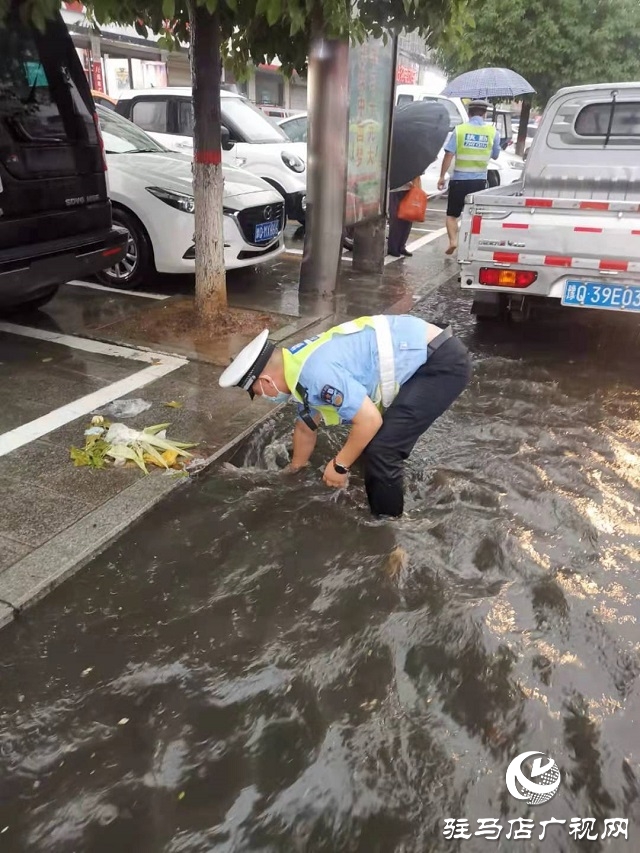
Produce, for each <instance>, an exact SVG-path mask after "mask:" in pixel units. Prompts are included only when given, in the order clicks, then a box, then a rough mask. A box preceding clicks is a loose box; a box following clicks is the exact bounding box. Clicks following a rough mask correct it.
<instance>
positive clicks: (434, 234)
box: [285, 228, 447, 266]
mask: <svg viewBox="0 0 640 853" xmlns="http://www.w3.org/2000/svg"><path fill="white" fill-rule="evenodd" d="M412 230H413V231H424V232H426V233H425V236H424V237H418V239H417V240H414V241H413V242H412V243H409V244H408V245H407V249H408V250H409V251H410V252H413V251H415V250H416V249H421V248H422V247H423V246H426V245H427V244H428V243H431V242H433V240H437V239H438V237H442V236H443V235H444V234H446V233H447V229H446V228H437V229H435V230H434V229H432V228H413V229H412ZM302 253H303V250H302V249H285V254H290V255H302ZM342 260H343V261H349V262H350V261H352V260H353V258H352V256H351V255H343V256H342ZM399 260H401V258H393V257H391V255H387V256H386V257H385V259H384V265H385V266H388V265H389V264H392V263H394V261H399Z"/></svg>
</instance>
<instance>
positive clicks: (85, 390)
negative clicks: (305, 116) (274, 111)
mask: <svg viewBox="0 0 640 853" xmlns="http://www.w3.org/2000/svg"><path fill="white" fill-rule="evenodd" d="M442 246H443V243H442V240H441V239H439V240H437V241H435V242H432V243H431V244H430V245H428V246H425V247H424V248H422V249H420V250H419V251H418V252H416V254H415V255H414V257H413V258H408V259H404V260H402V261H401V262H398V263H394V264H390V265H389V266H388V267H385V270H384V273H383V274H382V275H381V276H375V275H370V274H361V273H357V272H354V271H353V270H352V269H351V268H350V265H347V264H344V265H343V267H342V271H341V274H340V278H339V282H338V286H337V288H336V292H335V294H334V295H333V296H332V297H331V298H327V299H319V298H317V297H314V296H305V295H302V294H299V293H298V274H299V260H298V259H292V258H291V257H287V256H284V257H283V258H282V259H279V260H278V261H277V262H276V263H274V264H272V265H270V266H269V267H262V268H260V269H259V270H258V271H251V272H247V271H243V273H242V274H240V275H235V276H229V282H228V291H229V300H230V304H231V305H232V306H233V307H242V308H245V309H252V310H257V311H261V312H269V313H270V314H272V315H276V317H277V320H278V325H279V329H277V330H275V331H274V333H273V336H274V337H275V338H277V339H279V341H280V342H281V343H282V344H284V345H287V344H292V343H295V342H297V341H298V340H301V339H303V338H305V337H309V336H310V335H312V334H315V333H317V332H319V331H322V330H324V329H327V328H329V327H330V326H332V325H334V324H335V323H338V322H342V321H343V320H346V319H349V318H351V317H355V316H359V315H362V314H372V313H381V312H387V313H406V312H408V311H410V310H411V308H412V307H413V306H414V305H415V304H416V302H417V301H419V300H420V299H422V298H423V297H424V296H426V295H427V294H428V293H430V292H432V291H433V290H435V289H436V288H438V287H439V286H440V285H442V284H443V283H445V282H446V281H447V280H448V279H451V278H452V276H455V275H457V267H456V266H455V264H454V263H452V262H451V261H450V260H448V259H445V257H444V256H443V251H442ZM452 286H455V284H454V283H452ZM183 298H184V297H174V298H168V299H166V300H164V301H161V300H155V301H154V300H153V299H151V298H144V297H141V296H138V295H127V294H121V293H114V292H108V291H106V292H105V291H101V290H99V289H87V288H81V287H77V286H74V285H65V286H64V287H63V288H61V291H60V293H59V295H58V296H57V297H56V298H55V300H53V301H52V302H51V303H50V305H49V306H47V308H46V309H44V310H42V311H39V312H34V313H31V314H29V315H24V316H22V317H15V318H12V328H11V331H9V332H7V331H6V329H5V330H3V328H2V326H0V401H2V402H4V403H5V405H4V406H1V407H0V453H2V452H3V451H2V443H1V442H2V440H3V439H4V438H5V437H6V435H7V432H8V431H11V430H15V429H16V428H20V427H22V428H25V429H27V432H28V428H26V427H25V425H26V424H29V428H31V425H32V424H34V423H40V422H44V423H45V427H43V428H44V429H46V430H47V431H46V432H45V433H44V434H42V435H41V436H40V437H35V438H34V440H31V441H29V442H28V443H25V444H23V446H21V447H18V448H17V449H14V450H12V451H11V452H8V453H6V454H5V455H0V484H1V485H2V488H3V491H4V500H3V501H2V505H1V507H0V625H2V624H6V623H7V622H8V621H10V620H11V619H12V618H13V617H14V616H16V615H17V614H18V613H19V612H20V611H21V610H22V609H23V608H25V607H27V606H28V605H30V604H32V603H34V602H35V601H37V600H38V599H39V598H40V597H42V596H43V595H44V594H46V593H47V592H48V591H49V590H50V589H52V588H53V587H54V586H56V585H57V584H59V583H61V582H62V581H63V580H64V579H65V578H67V577H68V576H69V575H71V574H72V573H73V572H75V571H77V570H78V569H79V568H81V567H82V566H83V565H85V564H86V563H87V562H88V561H89V560H90V559H91V558H92V557H94V556H95V555H96V554H97V553H99V552H100V551H101V550H103V549H104V548H105V547H106V546H107V545H108V544H109V543H110V542H111V541H113V540H114V539H115V538H117V537H118V536H119V535H120V534H121V533H122V532H123V531H124V530H126V529H127V528H128V527H129V526H130V525H131V524H132V523H133V522H134V521H135V520H136V519H137V518H139V517H140V516H141V515H142V514H144V513H146V512H147V511H148V510H149V509H151V507H152V506H154V505H155V504H156V503H157V502H158V501H160V500H161V499H162V498H163V497H165V496H166V495H167V494H168V493H169V492H170V491H173V490H174V489H178V488H188V486H189V481H190V479H191V478H190V477H189V478H184V477H182V478H176V477H175V476H171V475H167V474H166V473H164V472H161V471H159V470H158V471H154V472H153V473H152V474H150V475H149V476H144V475H143V474H142V472H140V471H138V470H134V469H128V468H126V469H114V468H111V469H108V470H104V471H94V470H90V469H87V468H75V467H74V466H73V464H72V463H71V461H70V459H69V448H70V447H71V445H73V444H75V445H77V446H82V444H83V441H84V438H83V432H84V429H85V427H86V424H87V423H88V421H90V419H91V414H90V413H88V411H89V410H87V412H85V413H84V414H83V416H81V417H77V418H74V419H73V420H70V421H69V420H68V418H67V419H66V421H64V422H63V423H62V424H61V425H60V426H59V427H58V428H55V429H50V430H49V429H48V426H50V424H49V422H48V420H47V419H48V418H50V417H51V414H47V412H50V410H51V408H52V406H53V407H54V408H55V407H56V406H57V407H60V406H64V405H77V403H76V404H74V403H73V400H74V397H80V398H84V395H87V394H97V395H98V398H100V395H102V398H105V395H106V399H109V398H110V395H109V391H108V389H110V388H114V389H115V390H116V391H117V390H118V389H119V388H120V387H121V386H120V385H118V384H117V383H119V382H124V383H125V385H126V384H127V383H130V384H134V385H135V382H136V381H138V380H137V379H136V377H137V376H140V374H139V373H137V371H138V368H139V367H140V365H136V364H135V363H132V362H130V361H128V360H127V359H126V358H123V357H119V356H117V355H115V356H114V355H113V352H120V350H118V349H117V348H116V350H112V349H109V348H108V347H107V348H106V353H107V354H105V352H102V351H99V352H88V351H87V349H86V347H87V346H89V347H90V348H91V347H92V346H96V345H95V344H93V342H94V341H101V342H105V343H107V344H111V343H115V344H117V345H119V346H120V347H122V346H126V347H129V348H130V349H129V350H128V352H134V356H133V358H134V359H135V358H141V359H146V360H147V361H149V360H150V356H149V353H148V351H149V350H151V351H152V355H158V358H155V359H151V362H152V363H154V362H158V363H160V362H162V361H163V359H164V360H165V361H167V362H169V361H171V358H173V361H171V364H170V365H169V367H166V366H165V367H162V366H161V367H160V368H158V370H159V372H162V371H163V370H166V375H163V376H160V378H157V379H155V381H152V382H151V383H150V384H145V385H144V386H140V387H135V390H131V391H130V392H129V393H125V394H123V395H120V394H118V399H122V400H132V399H134V400H135V399H137V400H140V399H142V400H144V401H145V403H147V404H150V406H149V407H148V408H147V409H146V410H145V411H144V412H141V413H140V414H138V415H136V416H135V417H130V418H127V419H126V420H125V419H124V418H122V420H124V422H125V423H127V424H128V425H129V426H132V427H134V428H142V427H143V426H147V425H149V424H155V423H165V422H168V421H169V422H171V426H170V427H169V430H168V435H169V437H171V438H176V439H177V440H181V441H192V442H197V443H198V447H197V449H196V451H195V452H196V454H197V456H198V460H197V463H196V468H195V470H196V472H197V471H198V470H203V469H204V468H206V467H208V466H210V465H211V464H212V463H213V462H215V461H217V460H222V459H224V458H225V457H226V456H228V455H230V454H231V452H232V450H233V449H234V448H235V446H236V445H237V444H238V443H239V442H240V441H242V440H243V439H244V438H245V437H246V436H247V435H249V434H250V433H251V431H252V430H253V429H254V428H255V427H256V426H258V425H259V424H260V423H261V422H262V421H263V420H265V419H266V418H268V417H270V416H271V415H272V414H273V407H272V406H270V405H269V404H267V403H264V402H261V401H259V400H255V401H254V402H253V403H251V402H250V401H249V398H248V396H247V394H245V393H244V392H242V391H240V390H232V391H228V390H226V391H225V390H223V389H221V388H220V387H219V386H218V377H219V375H220V373H221V371H222V369H223V368H224V366H225V365H226V364H227V363H228V360H229V359H230V358H231V357H232V356H233V355H234V354H235V353H236V352H237V351H238V349H239V348H240V347H241V346H243V345H244V343H245V342H246V341H247V340H248V339H249V338H250V337H251V336H249V337H246V336H244V337H243V336H242V335H235V336H228V337H227V339H226V346H221V342H220V341H216V342H215V346H212V347H208V346H194V342H193V341H192V340H190V338H189V336H188V335H185V336H184V337H183V339H182V340H179V339H178V338H175V337H174V338H172V339H171V340H169V341H167V340H163V335H162V333H161V331H158V329H159V328H160V329H161V327H160V326H158V325H156V327H155V329H154V332H153V334H152V335H150V336H149V335H145V334H144V333H142V332H140V331H137V329H138V326H137V324H136V323H135V318H136V316H138V317H142V316H143V314H144V313H145V312H146V313H148V312H149V311H156V312H157V311H159V310H160V308H161V307H162V310H169V311H170V310H171V305H172V304H173V303H174V300H179V299H183ZM434 319H436V320H438V319H451V318H437V317H434ZM5 325H6V324H5ZM16 326H18V327H28V328H29V329H31V330H33V329H34V328H35V329H37V330H39V332H35V333H34V332H33V331H31V332H30V334H32V335H33V334H43V335H45V337H46V339H44V340H43V339H35V340H34V338H33V337H31V338H25V337H22V336H21V334H20V329H17V330H16V328H15V327H16ZM87 339H88V340H89V344H87ZM77 347H80V349H78V348H77ZM3 348H4V349H3ZM20 348H22V352H18V353H17V350H20ZM25 352H26V353H27V354H26V355H25ZM123 352H127V351H125V350H123ZM16 353H17V354H16ZM166 356H169V357H171V358H166ZM174 362H175V364H174ZM4 368H7V371H5V372H4V373H3V370H4ZM9 370H11V379H9V373H8V371H9ZM143 372H144V371H143ZM3 378H4V379H5V381H4V382H3V381H2V380H3ZM16 380H17V381H16ZM105 385H106V386H107V390H106V391H105V390H104V388H105ZM12 389H13V391H12ZM114 393H115V392H114ZM85 399H86V398H85ZM88 399H90V400H91V399H93V398H88ZM168 402H177V403H178V404H180V405H181V407H180V408H171V407H168V406H167V403H168ZM104 409H105V407H104V406H98V407H96V408H95V409H91V410H90V411H91V412H93V411H104ZM57 411H61V410H60V409H59V408H58V409H57ZM53 414H54V415H55V412H54V413H53ZM38 419H41V420H40V421H38ZM116 419H120V418H115V417H113V416H112V420H116ZM23 431H24V430H23ZM3 433H4V435H3ZM15 434H17V435H22V432H19V433H14V435H15ZM35 434H36V436H37V434H38V430H36V432H35ZM195 475H197V473H195V474H193V476H195Z"/></svg>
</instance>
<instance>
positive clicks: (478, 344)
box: [0, 284, 640, 853]
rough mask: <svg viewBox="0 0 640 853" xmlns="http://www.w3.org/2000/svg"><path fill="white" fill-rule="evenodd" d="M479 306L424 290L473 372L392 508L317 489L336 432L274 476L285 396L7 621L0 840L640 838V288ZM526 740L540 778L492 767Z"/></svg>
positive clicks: (10, 844)
mask: <svg viewBox="0 0 640 853" xmlns="http://www.w3.org/2000/svg"><path fill="white" fill-rule="evenodd" d="M467 309H468V304H467V303H466V302H464V301H463V300H461V298H460V297H459V296H458V292H457V288H456V287H455V285H453V284H452V285H449V287H448V288H445V289H443V290H442V291H441V292H440V293H438V294H437V295H436V296H435V297H432V298H431V299H430V300H428V301H426V302H424V303H422V304H421V305H419V306H418V308H417V312H418V313H421V314H423V315H424V316H426V317H431V318H435V319H455V322H456V327H457V329H458V331H459V333H460V334H461V335H463V336H464V338H465V340H466V341H467V343H468V344H469V346H470V348H471V349H472V351H473V353H474V380H473V384H472V386H471V388H470V389H469V390H468V392H467V393H466V394H465V395H464V397H463V398H462V399H461V400H460V401H459V402H458V403H457V404H456V406H455V408H454V409H453V410H452V411H451V412H449V413H448V414H447V415H446V416H445V417H444V418H442V420H441V421H440V422H438V423H437V424H436V426H434V428H433V429H432V430H431V432H430V433H429V434H428V436H426V437H425V438H424V439H423V440H422V441H421V442H420V444H419V446H418V448H417V449H416V451H415V453H414V455H413V457H412V458H411V460H410V463H409V465H408V468H407V494H408V511H407V514H406V516H405V517H404V518H403V519H402V520H400V521H395V522H389V521H375V520H372V519H371V518H370V517H369V515H368V513H367V512H366V507H365V503H364V498H363V492H362V489H361V481H360V478H359V475H358V474H357V473H356V474H355V475H354V477H353V481H354V482H353V483H352V486H351V488H350V490H349V492H348V493H347V494H335V493H330V492H328V491H327V490H325V488H324V487H323V486H322V484H321V482H320V474H319V472H320V469H321V467H322V462H323V461H324V460H325V459H326V458H328V457H329V456H330V454H331V451H332V448H333V447H334V446H336V442H337V441H338V440H339V435H336V434H335V433H334V434H331V433H328V432H327V433H324V434H323V435H322V436H321V438H320V442H319V449H318V452H317V453H316V456H315V457H314V465H313V466H312V467H311V468H310V469H309V470H307V471H305V472H304V473H302V474H300V475H298V476H296V477H291V476H286V475H284V476H283V474H282V472H281V471H280V466H281V465H283V464H284V462H285V461H286V440H287V437H288V434H289V430H290V426H291V420H290V417H289V416H288V415H287V416H285V415H284V414H279V415H277V416H276V418H275V419H274V421H273V422H272V423H270V424H268V425H267V426H266V427H264V428H263V430H262V431H261V432H260V433H259V435H258V436H256V437H254V438H253V439H252V440H251V442H249V444H248V445H246V446H245V447H244V448H242V450H241V452H239V453H238V454H236V456H235V457H234V458H233V460H232V462H231V463H230V464H227V465H226V466H224V467H222V468H221V469H220V470H218V471H217V472H212V473H210V474H207V475H206V476H204V477H202V478H201V479H199V480H197V481H196V482H194V483H192V484H189V485H186V486H185V487H184V488H183V489H181V490H178V491H177V492H176V493H174V495H173V496H172V497H171V498H170V499H169V500H167V501H166V502H165V503H164V504H163V505H161V506H160V507H159V508H158V509H157V510H156V511H155V512H153V513H152V514H151V515H150V516H149V517H147V518H146V519H144V520H142V521H141V522H140V523H138V524H136V525H135V526H134V528H133V529H132V531H131V532H130V533H129V534H128V535H127V536H126V537H125V538H123V539H122V540H120V541H119V542H118V543H117V544H115V545H114V546H112V547H111V548H110V549H109V550H108V551H107V552H105V553H104V554H103V555H102V556H101V557H100V558H99V559H97V560H95V561H94V563H93V564H92V565H91V566H90V567H88V568H87V569H86V570H84V571H83V572H81V573H80V574H79V575H77V576H76V577H74V578H73V579H71V580H70V581H68V582H67V583H66V584H64V585H63V586H62V587H61V588H59V589H58V590H57V591H56V592H54V593H53V594H52V595H51V596H50V597H49V598H48V599H46V600H45V601H43V602H41V603H40V604H39V605H38V606H37V607H35V608H34V609H33V610H32V611H29V612H28V613H26V614H24V616H23V617H22V619H21V621H20V622H19V623H16V624H14V625H13V626H11V627H10V628H8V629H5V630H4V631H3V632H2V635H1V643H2V645H1V649H0V679H1V680H0V708H1V711H0V851H48V853H58V851H61V853H62V851H64V853H67V851H99V852H100V853H103V851H104V853H116V851H117V853H120V851H130V850H131V851H136V853H143V852H144V853H146V851H153V853H158V852H159V851H163V853H186V852H187V851H189V853H191V851H210V850H212V851H265V852H266V851H363V853H365V851H366V853H369V851H383V853H386V851H394V853H395V851H398V853H400V852H401V851H402V853H405V851H406V853H409V851H416V853H417V851H420V853H422V851H453V850H460V851H483V850H491V849H493V850H501V851H502V850H508V851H511V850H524V851H538V850H540V851H573V850H579V851H582V850H585V851H586V850H593V851H605V850H606V851H618V850H625V851H626V850H629V851H631V850H638V849H640V804H639V793H640V789H639V781H638V772H639V767H638V761H639V759H640V680H639V678H638V675H639V673H640V655H639V651H640V631H639V627H638V617H639V616H640V598H639V596H640V578H639V571H638V564H639V562H640V560H639V556H640V535H639V533H640V519H639V514H638V487H639V481H640V464H639V463H640V426H639V424H640V420H639V416H640V392H639V389H638V384H639V376H640V371H639V366H640V359H639V357H638V339H639V330H640V327H639V326H638V322H637V317H629V316H626V317H617V316H608V315H607V316H604V317H603V316H601V315H598V314H596V313H595V312H594V313H591V312H586V311H585V312H582V313H580V312H574V313H572V314H568V313H560V314H554V315H552V316H549V317H545V318H542V319H539V320H536V321H535V322H532V323H531V324H530V325H528V326H526V327H519V326H515V327H510V328H503V327H500V326H493V325H489V326H486V327H484V326H483V327H482V328H476V327H475V325H474V323H473V321H472V320H471V319H470V318H468V317H467V314H466V312H467ZM398 549H401V550H398ZM533 750H537V751H540V752H542V753H544V754H545V755H548V756H551V757H552V758H553V759H555V761H556V763H557V766H558V768H559V770H560V773H561V784H560V787H559V789H558V791H557V793H556V795H555V796H554V797H553V799H551V800H550V801H549V802H546V803H544V804H542V805H537V806H530V805H528V804H527V803H526V802H522V801H519V800H516V799H515V798H514V797H512V796H511V795H510V794H509V793H508V791H507V788H506V783H505V773H506V769H507V766H508V765H509V762H510V761H511V760H512V759H513V758H514V757H515V756H517V755H518V754H520V753H523V752H526V751H533ZM616 817H618V818H623V819H627V820H628V824H627V831H628V834H629V840H628V841H625V840H624V838H623V837H622V836H621V835H619V836H618V837H617V838H608V839H606V840H604V839H602V838H598V840H589V839H588V838H586V837H585V838H582V839H581V838H579V837H578V836H579V833H577V832H575V831H574V832H573V833H572V831H571V829H570V827H571V821H572V819H574V818H580V819H582V818H591V819H593V821H594V823H593V824H591V837H593V834H594V833H595V835H596V836H601V835H602V834H603V832H604V828H605V820H611V819H612V818H616ZM520 818H522V819H523V820H527V819H528V820H532V821H533V822H534V824H533V826H534V830H533V831H532V835H531V838H530V839H527V838H526V837H525V838H524V839H523V838H522V836H519V837H518V836H517V833H516V832H515V829H514V827H515V825H514V824H510V823H509V821H516V820H518V819H520ZM551 818H555V820H556V821H565V823H556V824H549V825H547V827H546V834H545V836H544V838H543V839H542V840H541V839H540V834H541V822H542V821H549V820H550V819H551ZM446 819H449V820H451V819H464V820H467V821H468V830H465V825H463V824H460V825H458V827H457V829H456V833H460V834H462V835H465V834H466V835H470V836H471V837H469V838H450V839H449V838H448V837H447V832H446V826H447V824H446V823H445V820H446ZM481 819H492V820H493V821H494V822H497V824H500V825H501V826H502V827H503V829H502V831H501V835H500V837H499V839H498V840H497V841H491V840H488V839H486V838H485V837H483V836H481V835H475V834H474V833H475V832H477V831H478V828H479V827H480V826H481V824H479V823H478V821H479V820H481ZM528 826H529V830H530V831H531V826H532V825H531V824H529V825H528ZM522 827H525V825H524V824H523V825H522ZM510 828H511V838H507V834H508V833H509V831H510ZM521 831H522V832H523V833H524V834H525V836H526V829H525V828H522V829H521ZM448 834H449V835H451V834H452V833H451V831H449V833H448ZM583 834H584V833H583ZM514 836H515V837H514ZM574 836H576V837H574Z"/></svg>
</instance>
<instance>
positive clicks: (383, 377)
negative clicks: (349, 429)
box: [282, 314, 400, 429]
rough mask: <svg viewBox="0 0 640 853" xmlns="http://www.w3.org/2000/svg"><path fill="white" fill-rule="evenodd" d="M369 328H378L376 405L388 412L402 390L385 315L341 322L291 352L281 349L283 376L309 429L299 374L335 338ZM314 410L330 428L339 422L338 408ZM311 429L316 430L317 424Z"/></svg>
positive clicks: (326, 407)
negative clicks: (398, 382)
mask: <svg viewBox="0 0 640 853" xmlns="http://www.w3.org/2000/svg"><path fill="white" fill-rule="evenodd" d="M367 328H372V329H375V332H376V341H377V344H378V360H379V362H380V384H379V385H378V387H377V388H376V391H375V393H374V398H373V402H374V403H375V405H376V406H377V407H378V409H379V410H382V409H386V408H388V407H389V406H390V405H391V403H392V402H393V400H394V398H395V396H396V394H397V393H398V391H399V390H400V386H399V385H397V383H396V381H395V365H394V357H393V340H392V338H391V329H390V328H389V322H388V320H387V318H386V317H385V316H383V315H381V314H379V315H376V316H375V317H358V319H357V320H349V322H348V323H341V324H340V325H339V326H334V327H333V328H332V329H328V330H327V331H326V332H322V334H320V335H316V337H314V338H309V339H308V340H306V341H303V342H302V343H300V344H296V345H295V346H293V347H291V348H290V349H283V350H282V359H283V366H284V376H285V380H286V383H287V387H288V388H289V390H290V391H291V394H292V396H293V398H294V399H295V400H297V401H298V402H299V403H302V405H303V406H305V407H306V409H305V412H303V413H302V418H303V420H304V421H305V423H306V424H307V425H308V426H311V423H310V420H311V414H310V412H309V408H310V406H309V400H308V396H307V389H306V388H305V387H304V386H303V385H301V384H300V374H301V373H302V369H303V367H304V365H305V362H306V361H307V359H308V358H309V357H310V356H311V355H312V354H313V353H314V352H315V351H316V350H317V349H319V348H320V347H321V346H322V345H323V344H326V343H327V342H328V341H330V340H331V339H332V338H333V337H334V336H335V335H353V334H354V333H355V332H361V331H363V329H367ZM313 408H314V409H315V410H316V411H318V412H320V414H321V415H322V419H323V421H324V422H325V424H327V426H333V425H337V424H339V423H340V414H339V413H338V411H337V409H336V408H335V406H328V405H316V404H314V405H313ZM305 415H306V417H305ZM312 429H315V425H314V426H313V427H312Z"/></svg>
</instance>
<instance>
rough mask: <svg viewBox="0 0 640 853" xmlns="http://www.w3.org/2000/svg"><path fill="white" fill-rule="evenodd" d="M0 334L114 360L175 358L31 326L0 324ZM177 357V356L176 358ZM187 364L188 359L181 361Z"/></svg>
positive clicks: (153, 360)
mask: <svg viewBox="0 0 640 853" xmlns="http://www.w3.org/2000/svg"><path fill="white" fill-rule="evenodd" d="M0 332H7V333H8V334H10V335H21V336H22V337H23V338H37V339H38V340H40V341H49V342H50V343H52V344H62V346H65V347H71V348H72V349H80V350H84V352H95V353H97V354H98V355H110V356H113V357H114V358H129V359H131V360H132V361H145V362H147V363H150V362H155V361H157V360H158V359H161V360H164V359H166V358H174V356H167V355H162V354H160V353H157V352H152V351H151V350H142V349H134V348H133V347H123V346H120V345H119V344H106V343H103V342H102V341H94V340H91V339H90V338H78V337H76V336H75V335H64V334H62V333H61V332H48V331H46V330H45V329H34V328H32V327H31V326H19V325H17V324H16V323H2V322H0ZM175 357H177V356H175ZM181 361H183V362H185V363H186V359H181Z"/></svg>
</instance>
